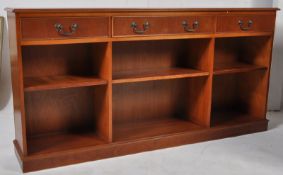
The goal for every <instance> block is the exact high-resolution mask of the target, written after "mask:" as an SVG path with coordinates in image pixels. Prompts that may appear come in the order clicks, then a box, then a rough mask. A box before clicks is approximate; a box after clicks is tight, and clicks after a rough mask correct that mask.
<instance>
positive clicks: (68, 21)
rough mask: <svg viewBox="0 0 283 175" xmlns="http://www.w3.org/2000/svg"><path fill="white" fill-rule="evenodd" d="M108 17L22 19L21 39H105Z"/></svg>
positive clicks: (107, 32)
mask: <svg viewBox="0 0 283 175" xmlns="http://www.w3.org/2000/svg"><path fill="white" fill-rule="evenodd" d="M108 29H109V17H50V18H49V17H48V18H44V17H42V18H23V19H21V30H22V38H23V39H26V40H28V39H64V38H80V37H106V36H108V35H109V30H108Z"/></svg>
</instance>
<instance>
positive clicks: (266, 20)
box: [216, 15, 275, 32]
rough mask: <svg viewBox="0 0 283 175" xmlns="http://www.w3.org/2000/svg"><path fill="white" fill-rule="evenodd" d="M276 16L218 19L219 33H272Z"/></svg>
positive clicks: (220, 17)
mask: <svg viewBox="0 0 283 175" xmlns="http://www.w3.org/2000/svg"><path fill="white" fill-rule="evenodd" d="M274 24H275V16H274V15H231V16H230V15H229V16H218V17H217V30H216V31H217V32H271V31H273V30H274Z"/></svg>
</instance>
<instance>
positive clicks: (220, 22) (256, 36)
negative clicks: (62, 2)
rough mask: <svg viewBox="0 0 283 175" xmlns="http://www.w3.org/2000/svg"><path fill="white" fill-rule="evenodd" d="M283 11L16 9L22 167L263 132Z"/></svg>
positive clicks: (13, 48)
mask: <svg viewBox="0 0 283 175" xmlns="http://www.w3.org/2000/svg"><path fill="white" fill-rule="evenodd" d="M276 10H278V9H276V8H249V9H240V8H236V9H219V8H218V9H217V8H216V9H148V10H145V9H7V11H8V19H9V21H8V22H9V31H10V52H11V65H12V81H13V82H12V83H13V98H14V111H15V129H16V135H15V141H14V145H15V151H16V155H17V157H18V160H19V162H20V163H21V166H22V169H23V171H24V172H28V171H35V170H41V169H45V168H51V167H58V166H63V165H69V164H73V163H80V162H85V161H91V160H97V159H102V158H108V157H115V156H120V155H126V154H131V153H137V152H142V151H149V150H155V149H160V148H167V147H171V146H177V145H182V144H188V143H195V142H200V141H206V140H212V139H218V138H225V137H229V136H236V135H241V134H246V133H253V132H259V131H264V130H266V129H267V120H266V104H267V96H268V82H269V72H270V64H271V54H272V42H273V33H274V22H275V16H276ZM239 20H242V21H243V26H242V29H241V26H240V25H239ZM249 20H252V24H251V25H250V26H248V23H247V22H248V21H249ZM184 21H186V22H187V24H188V25H187V28H184V24H183V22H184ZM196 21H197V22H198V24H197V25H196V24H195V26H194V24H193V23H194V22H196ZM133 22H135V23H136V24H137V26H136V27H137V28H136V31H135V29H133V27H132V23H133ZM146 22H148V23H149V25H148V28H147V27H145V28H144V27H143V24H146ZM58 23H60V24H62V25H63V32H66V33H65V34H64V33H62V31H61V32H60V31H56V28H55V24H58ZM72 24H77V25H78V26H76V29H75V30H74V31H73V32H72V29H71V28H70V26H72ZM247 27H249V28H247ZM246 28H247V29H246ZM145 29H146V30H145ZM243 29H244V30H243ZM142 30H145V31H142Z"/></svg>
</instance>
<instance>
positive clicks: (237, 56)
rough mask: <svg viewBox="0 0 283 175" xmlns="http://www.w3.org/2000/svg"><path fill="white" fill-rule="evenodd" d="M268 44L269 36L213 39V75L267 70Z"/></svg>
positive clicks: (269, 41)
mask: <svg viewBox="0 0 283 175" xmlns="http://www.w3.org/2000/svg"><path fill="white" fill-rule="evenodd" d="M270 43H271V37H270V36H254V37H235V38H217V39H215V57H214V75H221V74H230V73H241V72H250V71H254V70H265V69H267V68H268V67H269V64H270V62H269V61H270V59H269V57H270Z"/></svg>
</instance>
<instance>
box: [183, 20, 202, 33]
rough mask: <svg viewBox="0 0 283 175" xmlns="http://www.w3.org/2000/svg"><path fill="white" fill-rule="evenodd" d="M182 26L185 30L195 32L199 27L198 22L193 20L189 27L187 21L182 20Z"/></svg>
mask: <svg viewBox="0 0 283 175" xmlns="http://www.w3.org/2000/svg"><path fill="white" fill-rule="evenodd" d="M182 26H183V28H184V30H185V31H186V32H195V31H196V30H197V29H198V28H199V22H198V21H195V22H193V23H192V27H191V28H190V26H189V23H188V22H187V21H183V22H182Z"/></svg>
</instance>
